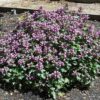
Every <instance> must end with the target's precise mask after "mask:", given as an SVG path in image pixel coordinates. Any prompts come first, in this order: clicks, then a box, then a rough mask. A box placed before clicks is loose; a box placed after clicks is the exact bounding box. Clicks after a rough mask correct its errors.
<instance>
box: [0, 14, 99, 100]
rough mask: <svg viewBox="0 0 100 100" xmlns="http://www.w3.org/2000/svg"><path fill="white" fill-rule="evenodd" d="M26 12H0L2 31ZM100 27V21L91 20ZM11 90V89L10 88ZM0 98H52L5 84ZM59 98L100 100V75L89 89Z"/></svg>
mask: <svg viewBox="0 0 100 100" xmlns="http://www.w3.org/2000/svg"><path fill="white" fill-rule="evenodd" d="M25 15H26V14H25V13H22V14H18V15H12V14H11V13H0V16H1V17H0V33H6V32H10V31H12V30H13V29H14V28H15V25H16V24H17V22H18V20H20V19H19V17H20V16H25ZM89 23H93V24H95V25H96V27H97V28H98V29H100V22H98V21H89ZM9 90H10V89H9ZM0 100H51V99H43V97H40V96H39V95H35V94H34V93H32V92H26V93H22V92H18V91H17V90H15V89H14V90H13V91H7V90H6V87H5V85H4V84H3V88H1V86H0ZM57 100H100V77H98V78H97V79H96V80H94V82H93V84H92V85H91V87H90V88H89V89H88V90H79V89H77V88H73V89H71V90H70V91H68V92H67V93H66V94H64V96H63V97H58V99H57Z"/></svg>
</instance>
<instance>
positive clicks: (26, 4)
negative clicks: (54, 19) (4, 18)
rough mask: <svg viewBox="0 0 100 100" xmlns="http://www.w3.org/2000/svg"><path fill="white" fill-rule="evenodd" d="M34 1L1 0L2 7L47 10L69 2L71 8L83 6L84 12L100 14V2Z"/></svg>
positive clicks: (0, 5) (76, 8)
mask: <svg viewBox="0 0 100 100" xmlns="http://www.w3.org/2000/svg"><path fill="white" fill-rule="evenodd" d="M19 1H20V2H19ZM33 1H34V0H0V7H10V8H13V7H14V8H25V9H38V8H39V7H40V6H43V8H44V9H46V10H56V9H58V8H61V7H63V6H64V5H65V4H68V8H69V10H78V8H79V7H82V9H83V13H84V14H90V15H100V3H92V4H86V3H72V2H67V1H66V2H63V3H58V2H52V3H46V2H42V1H35V2H33Z"/></svg>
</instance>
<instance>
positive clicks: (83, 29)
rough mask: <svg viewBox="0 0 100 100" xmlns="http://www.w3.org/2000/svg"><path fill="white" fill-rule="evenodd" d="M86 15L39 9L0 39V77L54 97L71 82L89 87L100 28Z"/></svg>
mask: <svg viewBox="0 0 100 100" xmlns="http://www.w3.org/2000/svg"><path fill="white" fill-rule="evenodd" d="M87 20H88V15H82V14H80V13H79V12H77V13H76V12H66V11H65V10H64V9H58V10H56V11H45V10H43V9H42V8H40V9H38V10H37V11H34V12H33V13H32V14H29V15H28V16H27V17H26V18H25V19H24V21H22V22H19V24H18V25H17V27H16V29H15V30H14V31H13V32H12V33H8V34H6V35H4V36H3V37H2V38H1V39H0V73H1V80H3V81H5V82H7V83H11V84H12V85H13V86H16V85H17V86H26V87H28V86H31V88H32V89H33V90H34V89H37V90H39V91H40V92H43V91H45V92H46V93H47V95H48V96H49V97H52V98H54V99H56V95H57V94H58V93H59V92H60V91H61V90H67V88H68V87H70V86H71V85H76V84H79V85H81V86H82V87H84V86H89V85H90V83H91V82H92V81H93V79H94V78H95V76H96V73H97V69H98V68H99V67H100V66H99V65H100V62H99V60H100V52H99V50H100V47H99V46H100V31H96V28H95V26H94V25H93V24H88V23H87Z"/></svg>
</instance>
